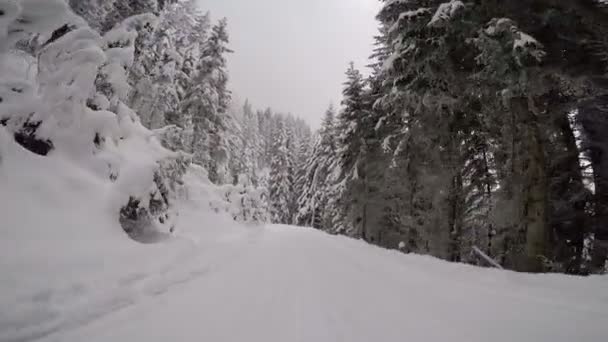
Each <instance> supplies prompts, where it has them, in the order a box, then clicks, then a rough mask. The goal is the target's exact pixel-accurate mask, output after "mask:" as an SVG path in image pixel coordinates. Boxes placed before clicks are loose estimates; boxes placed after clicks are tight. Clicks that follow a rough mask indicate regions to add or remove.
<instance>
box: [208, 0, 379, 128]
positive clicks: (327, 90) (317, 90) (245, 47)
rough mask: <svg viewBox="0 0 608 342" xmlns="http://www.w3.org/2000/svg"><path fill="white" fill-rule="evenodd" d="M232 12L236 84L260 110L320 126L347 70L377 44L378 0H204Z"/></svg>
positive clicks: (217, 14)
mask: <svg viewBox="0 0 608 342" xmlns="http://www.w3.org/2000/svg"><path fill="white" fill-rule="evenodd" d="M199 1H200V2H201V7H202V9H203V10H205V11H206V10H209V11H210V12H211V15H212V17H213V19H214V20H217V19H219V18H221V17H227V18H228V23H229V31H230V39H231V44H230V46H231V48H232V49H233V50H235V53H234V54H233V55H231V56H230V57H229V60H230V65H229V71H230V83H231V84H230V86H231V88H232V89H233V90H234V91H235V92H236V95H237V96H238V98H240V99H245V98H249V100H250V101H251V102H252V104H253V105H254V107H255V108H263V107H272V108H273V109H275V110H276V111H281V112H291V113H293V114H295V115H297V116H299V117H302V118H304V119H306V120H307V121H309V122H310V123H311V124H312V125H313V126H314V127H317V126H318V124H319V122H320V119H321V117H322V116H323V113H324V112H325V110H326V109H327V106H328V105H329V103H330V102H333V103H334V104H336V105H337V104H339V102H340V99H341V90H342V83H343V82H344V79H345V77H344V72H345V71H346V68H347V66H348V62H349V61H351V60H353V61H354V62H355V63H356V65H357V66H358V67H360V68H363V67H364V66H365V65H366V64H368V56H369V55H371V53H372V49H373V46H372V44H373V36H374V35H375V34H376V33H377V28H378V25H377V24H376V21H375V19H374V17H375V15H376V12H377V11H378V9H379V6H380V2H379V1H378V0H199Z"/></svg>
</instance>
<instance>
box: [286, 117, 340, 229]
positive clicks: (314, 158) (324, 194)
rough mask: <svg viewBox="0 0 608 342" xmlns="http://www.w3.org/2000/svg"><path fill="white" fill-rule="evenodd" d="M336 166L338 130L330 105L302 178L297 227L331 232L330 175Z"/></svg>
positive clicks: (305, 164)
mask: <svg viewBox="0 0 608 342" xmlns="http://www.w3.org/2000/svg"><path fill="white" fill-rule="evenodd" d="M336 164H337V142H336V128H335V109H334V108H333V106H330V107H329V108H328V109H327V111H326V112H325V116H324V118H323V123H322V126H321V129H320V131H319V133H318V135H317V136H316V137H315V143H314V146H313V148H312V151H311V152H310V156H309V157H308V158H307V160H306V161H305V163H304V164H303V166H302V171H303V174H302V176H301V177H300V179H299V182H298V183H300V184H299V188H300V190H299V191H298V192H297V193H298V195H299V197H298V212H297V214H296V218H295V221H296V223H297V224H298V225H302V226H309V227H314V228H319V229H324V230H331V228H332V227H331V222H330V220H328V218H330V217H331V216H332V212H331V209H330V208H329V207H328V202H329V199H328V195H329V193H330V189H331V185H332V184H330V179H329V176H330V172H331V170H333V168H335V167H336Z"/></svg>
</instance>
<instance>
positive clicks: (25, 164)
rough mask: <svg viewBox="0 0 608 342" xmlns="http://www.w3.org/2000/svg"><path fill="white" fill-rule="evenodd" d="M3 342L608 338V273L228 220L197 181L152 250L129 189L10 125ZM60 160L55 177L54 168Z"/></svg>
mask: <svg viewBox="0 0 608 342" xmlns="http://www.w3.org/2000/svg"><path fill="white" fill-rule="evenodd" d="M0 139H1V141H0V149H1V150H0V155H2V158H3V159H2V167H0V188H1V189H2V192H1V193H0V207H1V208H2V226H1V229H0V274H2V283H1V291H0V308H2V309H1V310H0V341H2V342H9V341H33V340H42V341H63V342H68V341H84V340H86V341H146V342H151V341H168V340H175V341H245V340H246V341H404V340H411V341H419V340H422V341H445V340H447V339H450V340H452V341H466V342H471V341H551V342H557V341H572V340H580V341H598V342H600V341H605V337H606V335H607V333H608V330H607V328H606V325H605V323H606V322H608V294H606V292H605V289H606V287H607V286H608V278H606V277H590V278H576V277H566V276H561V275H523V274H516V273H511V272H505V271H498V270H490V269H479V268H475V267H471V266H466V265H458V264H448V263H445V262H442V261H439V260H435V259H432V258H430V257H422V256H405V255H403V254H401V253H398V252H395V251H387V250H383V249H380V248H377V247H373V246H369V245H367V244H364V243H363V242H360V241H356V240H350V239H347V238H342V237H335V236H330V235H326V234H324V233H321V232H319V231H317V230H313V229H303V228H295V227H289V226H266V227H263V226H246V225H241V224H237V223H235V222H234V221H232V220H231V218H230V217H229V216H228V215H224V214H218V213H216V212H215V210H211V208H214V206H213V205H211V206H210V202H217V201H218V196H217V194H216V193H215V191H214V190H213V187H211V186H209V184H208V183H206V182H204V181H203V180H202V178H201V177H197V176H196V175H195V174H192V173H190V174H188V175H187V176H186V177H185V180H186V182H187V186H186V192H187V193H186V194H185V195H184V196H183V197H184V198H183V199H182V201H181V202H180V204H179V206H180V209H181V211H180V212H181V214H180V217H179V220H178V226H177V227H178V230H177V233H176V234H175V235H174V236H170V237H169V236H168V237H167V239H165V241H164V242H162V243H158V244H140V243H137V242H135V241H133V240H131V239H129V238H128V237H127V236H126V234H125V233H124V231H123V230H122V229H121V227H120V225H119V223H118V221H117V220H116V215H115V213H114V211H115V209H116V208H113V207H112V203H114V202H113V197H112V194H113V193H114V189H113V188H112V187H113V186H114V185H113V183H111V182H102V181H100V180H98V178H96V177H95V176H94V175H93V174H92V173H91V172H89V171H88V170H83V169H81V168H80V167H79V166H77V165H76V164H71V163H69V162H67V161H66V160H63V159H61V156H58V155H51V156H49V157H40V156H36V155H34V154H32V153H29V152H28V151H26V150H25V149H23V148H21V147H20V146H18V145H17V144H15V143H14V142H12V139H9V137H8V136H7V134H6V132H5V131H4V130H0ZM41 169H44V170H45V172H44V173H41V172H38V171H39V170H41Z"/></svg>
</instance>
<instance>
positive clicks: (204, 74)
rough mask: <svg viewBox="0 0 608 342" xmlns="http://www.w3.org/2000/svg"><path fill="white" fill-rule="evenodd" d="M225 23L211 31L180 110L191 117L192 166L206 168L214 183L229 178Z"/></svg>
mask: <svg viewBox="0 0 608 342" xmlns="http://www.w3.org/2000/svg"><path fill="white" fill-rule="evenodd" d="M226 29H227V21H226V20H225V19H224V20H221V21H220V22H219V23H218V24H217V25H216V26H214V27H213V30H212V32H211V36H210V37H209V41H208V42H207V44H206V45H205V46H204V47H203V49H202V53H201V58H200V61H198V64H197V66H196V71H195V74H194V76H193V81H194V85H193V87H192V88H191V89H189V90H188V93H187V94H186V98H185V101H184V104H183V110H184V111H185V112H187V113H188V114H187V115H190V116H191V117H192V122H193V136H192V152H193V154H194V162H195V163H198V164H200V165H202V166H203V167H205V168H206V169H207V170H208V172H209V178H210V180H211V181H212V182H214V183H222V182H225V181H226V180H227V178H229V176H228V165H227V163H228V151H227V149H226V143H225V134H226V129H227V128H226V120H227V119H226V110H227V109H228V104H229V101H230V96H231V95H230V91H229V90H228V88H227V83H228V74H227V71H226V56H225V55H226V54H227V53H230V52H231V51H230V49H228V47H227V46H226V45H227V44H228V32H227V31H226Z"/></svg>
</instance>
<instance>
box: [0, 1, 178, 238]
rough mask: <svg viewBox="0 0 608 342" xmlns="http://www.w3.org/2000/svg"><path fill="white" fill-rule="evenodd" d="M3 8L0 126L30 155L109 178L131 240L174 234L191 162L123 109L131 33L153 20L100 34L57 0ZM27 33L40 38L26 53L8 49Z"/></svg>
mask: <svg viewBox="0 0 608 342" xmlns="http://www.w3.org/2000/svg"><path fill="white" fill-rule="evenodd" d="M0 13H3V14H2V15H0V75H2V78H0V123H1V124H2V126H5V129H7V130H8V132H10V133H11V134H12V135H13V137H14V140H15V141H16V142H17V143H19V144H20V145H21V146H23V147H24V148H26V149H28V150H30V151H31V152H33V153H36V154H39V155H43V156H48V157H49V158H55V157H56V158H61V159H65V160H69V161H71V162H73V163H74V164H76V165H77V166H78V167H79V168H81V169H83V170H84V171H85V172H88V173H91V174H93V175H95V176H96V177H98V179H99V180H100V182H103V183H106V184H107V187H108V188H111V189H112V195H111V197H112V199H113V200H112V203H113V204H114V205H115V209H113V210H115V215H116V216H117V221H119V222H120V223H121V225H122V227H123V229H124V230H125V231H126V232H127V233H128V234H129V235H130V236H131V237H134V238H141V237H142V236H145V237H146V239H147V238H149V237H150V236H158V234H159V233H168V232H170V231H172V230H173V228H174V218H175V217H176V213H175V208H174V204H173V200H174V199H176V198H177V195H176V193H177V192H178V191H179V187H180V186H182V185H183V182H182V181H181V177H182V176H183V174H184V173H185V171H186V168H187V165H188V163H189V162H188V158H187V157H186V156H184V155H182V154H179V153H174V152H171V151H169V150H167V149H165V148H163V147H162V146H161V143H160V142H159V141H158V140H157V138H156V137H155V135H154V133H153V132H150V131H149V130H148V129H146V128H144V127H143V126H142V125H141V123H140V122H139V118H138V116H137V114H136V113H135V112H133V111H132V110H131V109H130V108H129V107H127V106H126V105H125V101H126V99H127V96H128V93H129V90H130V88H129V85H128V83H127V70H128V69H129V68H130V67H131V65H132V63H133V60H134V51H135V49H134V45H135V44H136V40H137V30H138V29H139V28H140V27H141V26H145V25H152V24H153V22H154V16H152V15H138V16H135V17H131V18H128V19H126V20H125V21H124V22H123V23H122V24H119V25H117V26H116V27H115V28H114V29H112V30H110V31H109V32H107V33H106V34H105V35H104V36H101V35H100V34H99V33H98V32H96V31H95V30H93V29H91V28H90V27H89V26H88V25H87V24H86V23H85V22H84V20H82V19H81V18H79V17H78V16H76V15H74V14H73V13H72V12H71V11H70V10H69V8H68V7H67V5H66V4H65V2H64V1H62V0H22V1H18V2H14V1H10V2H9V1H5V0H2V1H0ZM15 32H16V33H15ZM28 39H34V40H36V41H38V42H40V44H33V46H37V48H36V49H34V51H33V55H32V56H29V57H24V56H21V55H20V54H18V53H17V52H15V51H16V50H17V43H18V42H20V41H23V40H28ZM28 63H29V65H28ZM31 70H37V71H36V72H35V74H33V75H32V74H31ZM149 233H153V234H149ZM146 241H148V240H146Z"/></svg>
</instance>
